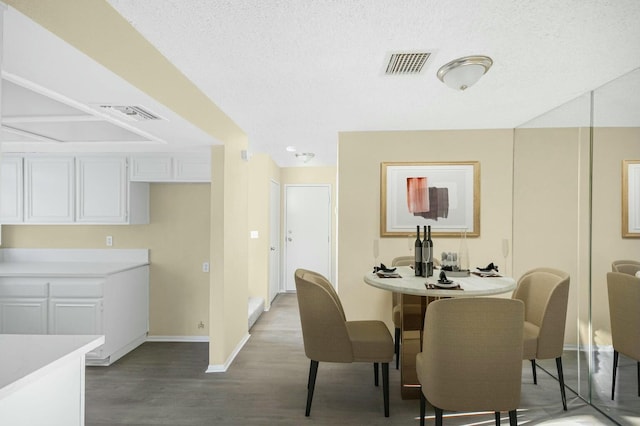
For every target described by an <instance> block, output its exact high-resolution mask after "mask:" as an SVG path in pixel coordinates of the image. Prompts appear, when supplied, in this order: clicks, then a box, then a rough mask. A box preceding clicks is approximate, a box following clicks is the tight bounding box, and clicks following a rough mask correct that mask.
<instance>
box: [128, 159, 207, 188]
mask: <svg viewBox="0 0 640 426" xmlns="http://www.w3.org/2000/svg"><path fill="white" fill-rule="evenodd" d="M129 178H130V180H131V181H132V182H211V158H210V154H209V153H207V152H203V153H178V154H176V153H149V154H135V155H132V156H131V172H130V176H129Z"/></svg>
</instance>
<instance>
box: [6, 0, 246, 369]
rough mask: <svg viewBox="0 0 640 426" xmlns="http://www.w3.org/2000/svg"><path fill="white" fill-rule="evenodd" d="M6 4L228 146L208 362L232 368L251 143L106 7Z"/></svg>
mask: <svg viewBox="0 0 640 426" xmlns="http://www.w3.org/2000/svg"><path fill="white" fill-rule="evenodd" d="M6 3H7V4H8V5H9V6H12V7H15V8H16V9H17V10H18V11H20V12H22V13H23V14H25V15H26V16H28V17H29V18H30V19H32V20H34V21H35V22H36V23H38V24H39V25H42V26H43V27H44V28H46V29H48V30H49V31H51V32H52V33H53V34H55V35H57V36H59V37H60V38H61V39H63V40H65V41H66V42H68V43H69V44H70V45H71V46H74V47H75V48H77V49H79V50H80V51H82V52H83V53H85V54H86V55H88V56H89V57H90V58H92V59H94V60H95V61H96V62H98V63H100V64H102V65H103V66H105V67H106V68H107V69H110V70H111V71H113V72H114V73H116V74H117V75H119V76H120V77H122V78H123V79H124V80H125V81H128V82H129V83H131V84H132V85H133V86H136V87H138V88H139V89H140V90H142V91H144V92H146V93H147V94H148V95H149V96H151V97H153V98H155V99H156V100H158V101H159V102H161V103H163V104H164V105H165V106H167V108H170V109H172V110H173V111H175V112H176V113H178V114H180V115H181V116H182V117H183V118H184V119H186V120H188V121H190V122H191V123H193V124H194V125H196V126H198V127H200V128H201V129H203V130H204V131H205V132H207V133H208V134H210V135H211V136H213V137H214V138H216V139H217V140H218V141H220V142H221V143H223V144H225V145H226V147H225V148H226V149H225V148H223V147H222V146H216V147H215V148H214V149H213V151H212V158H213V160H214V161H213V163H212V164H213V165H214V167H213V172H212V173H213V176H214V180H213V181H212V184H211V197H210V200H211V203H210V206H211V222H210V224H211V226H210V231H211V235H210V236H209V237H210V244H211V249H210V251H211V257H212V259H211V260H212V261H211V264H212V271H215V273H212V274H210V293H209V306H210V315H211V317H210V320H209V324H210V328H209V338H210V353H209V357H210V358H209V361H210V363H211V364H214V365H222V364H226V363H227V362H228V361H229V360H230V357H231V356H232V354H233V352H234V350H235V349H236V348H237V347H238V345H239V344H241V342H242V340H243V339H244V338H245V336H246V335H247V332H246V328H247V321H246V318H247V287H248V274H247V268H246V259H247V255H248V244H247V240H246V238H247V230H248V226H247V225H248V222H247V220H248V217H247V213H246V211H247V179H248V171H247V167H246V163H243V162H242V160H241V157H240V151H241V150H243V149H244V150H246V149H247V138H246V135H245V134H244V132H243V131H242V129H240V127H238V126H237V125H236V124H235V123H234V122H233V121H232V120H231V119H230V118H229V117H228V116H227V115H226V114H225V113H224V112H223V111H222V110H220V108H218V107H217V106H216V105H215V104H214V103H213V102H211V100H210V99H209V98H208V97H207V96H205V95H204V94H203V93H202V92H201V91H200V90H199V89H198V88H197V87H196V86H195V85H194V84H193V83H192V82H191V81H189V79H187V78H186V76H185V75H184V74H183V73H181V72H180V71H179V70H178V69H177V68H176V67H175V66H174V65H173V64H171V63H170V62H169V61H168V60H167V59H166V58H165V57H164V56H162V54H161V53H160V52H159V51H157V50H156V49H155V48H154V47H153V46H152V45H151V44H150V43H149V42H148V41H147V40H146V39H145V38H144V37H142V35H141V34H139V33H138V32H137V31H136V30H135V29H134V28H133V27H132V26H131V24H130V23H129V22H127V21H126V20H125V19H124V18H123V17H122V16H120V15H119V14H118V13H117V12H116V11H115V10H114V9H113V8H112V7H111V6H110V5H109V3H108V2H106V1H105V0H84V1H76V0H58V1H55V2H43V1H39V0H8V1H6ZM176 142H179V141H176ZM215 166H220V167H217V168H216V167H215ZM220 200H222V203H221V202H220ZM221 226H222V227H221ZM198 262H201V260H198ZM214 264H215V268H214ZM243 264H244V265H245V266H244V267H242V265H243ZM241 315H242V316H243V317H244V320H242V321H240V320H239V317H240V316H241ZM243 324H244V330H243Z"/></svg>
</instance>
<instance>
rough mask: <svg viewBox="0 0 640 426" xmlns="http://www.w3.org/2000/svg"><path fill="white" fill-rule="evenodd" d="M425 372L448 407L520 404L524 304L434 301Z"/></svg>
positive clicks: (430, 390) (426, 385) (434, 398)
mask: <svg viewBox="0 0 640 426" xmlns="http://www.w3.org/2000/svg"><path fill="white" fill-rule="evenodd" d="M424 324H425V330H424V339H423V345H422V351H423V352H422V354H420V355H419V356H421V357H423V358H422V363H423V364H422V365H423V367H422V368H421V371H422V374H423V376H422V377H419V380H420V383H421V384H422V387H423V391H424V394H425V395H426V396H427V399H428V401H429V402H430V403H431V404H433V405H434V406H436V407H438V408H441V409H444V410H454V411H471V410H491V411H510V410H515V409H516V408H517V407H518V405H519V404H520V386H521V379H522V345H523V343H522V340H523V328H524V305H523V303H522V302H521V301H519V300H513V299H503V298H489V297H482V298H481V297H478V298H459V299H442V300H437V301H434V302H431V303H430V304H429V306H428V307H427V312H426V315H425V322H424Z"/></svg>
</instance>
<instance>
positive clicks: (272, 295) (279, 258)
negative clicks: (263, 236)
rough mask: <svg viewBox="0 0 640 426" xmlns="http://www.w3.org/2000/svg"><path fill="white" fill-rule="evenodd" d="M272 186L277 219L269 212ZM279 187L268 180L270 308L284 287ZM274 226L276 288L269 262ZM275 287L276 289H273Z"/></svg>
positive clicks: (277, 183)
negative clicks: (275, 191) (275, 199)
mask: <svg viewBox="0 0 640 426" xmlns="http://www.w3.org/2000/svg"><path fill="white" fill-rule="evenodd" d="M274 185H276V186H277V187H278V188H277V194H278V205H277V208H276V210H277V212H278V217H277V218H273V217H271V212H273V211H274V206H272V205H271V203H272V202H273V198H272V197H273V195H274V194H273V191H274V189H275V188H274ZM281 189H282V188H281V185H280V182H278V181H276V180H274V179H270V180H269V283H268V285H267V287H268V288H267V294H268V298H269V302H268V304H267V305H268V306H271V302H273V300H274V299H275V298H276V297H277V295H278V294H279V293H282V292H283V287H284V283H283V282H282V266H283V265H282V262H283V260H282V249H281V248H282V229H281V224H282V221H281V219H282V210H281V208H282V192H281ZM274 225H275V226H276V227H277V228H278V232H277V240H278V246H277V247H276V250H275V251H276V255H277V259H276V261H275V264H276V265H277V267H278V282H277V283H276V286H274V283H272V282H271V266H273V265H272V262H271V247H272V245H271V243H272V241H271V234H272V232H271V229H272V227H273V226H274ZM274 287H276V288H274Z"/></svg>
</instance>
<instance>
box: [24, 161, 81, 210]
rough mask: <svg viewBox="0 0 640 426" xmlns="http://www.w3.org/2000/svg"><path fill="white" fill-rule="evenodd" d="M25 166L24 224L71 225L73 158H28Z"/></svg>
mask: <svg viewBox="0 0 640 426" xmlns="http://www.w3.org/2000/svg"><path fill="white" fill-rule="evenodd" d="M24 165H25V194H24V196H25V217H24V221H25V222H27V223H70V222H73V219H74V199H75V197H74V190H73V188H74V158H73V156H59V157H58V156H47V157H39V156H28V157H26V158H25V160H24Z"/></svg>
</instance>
